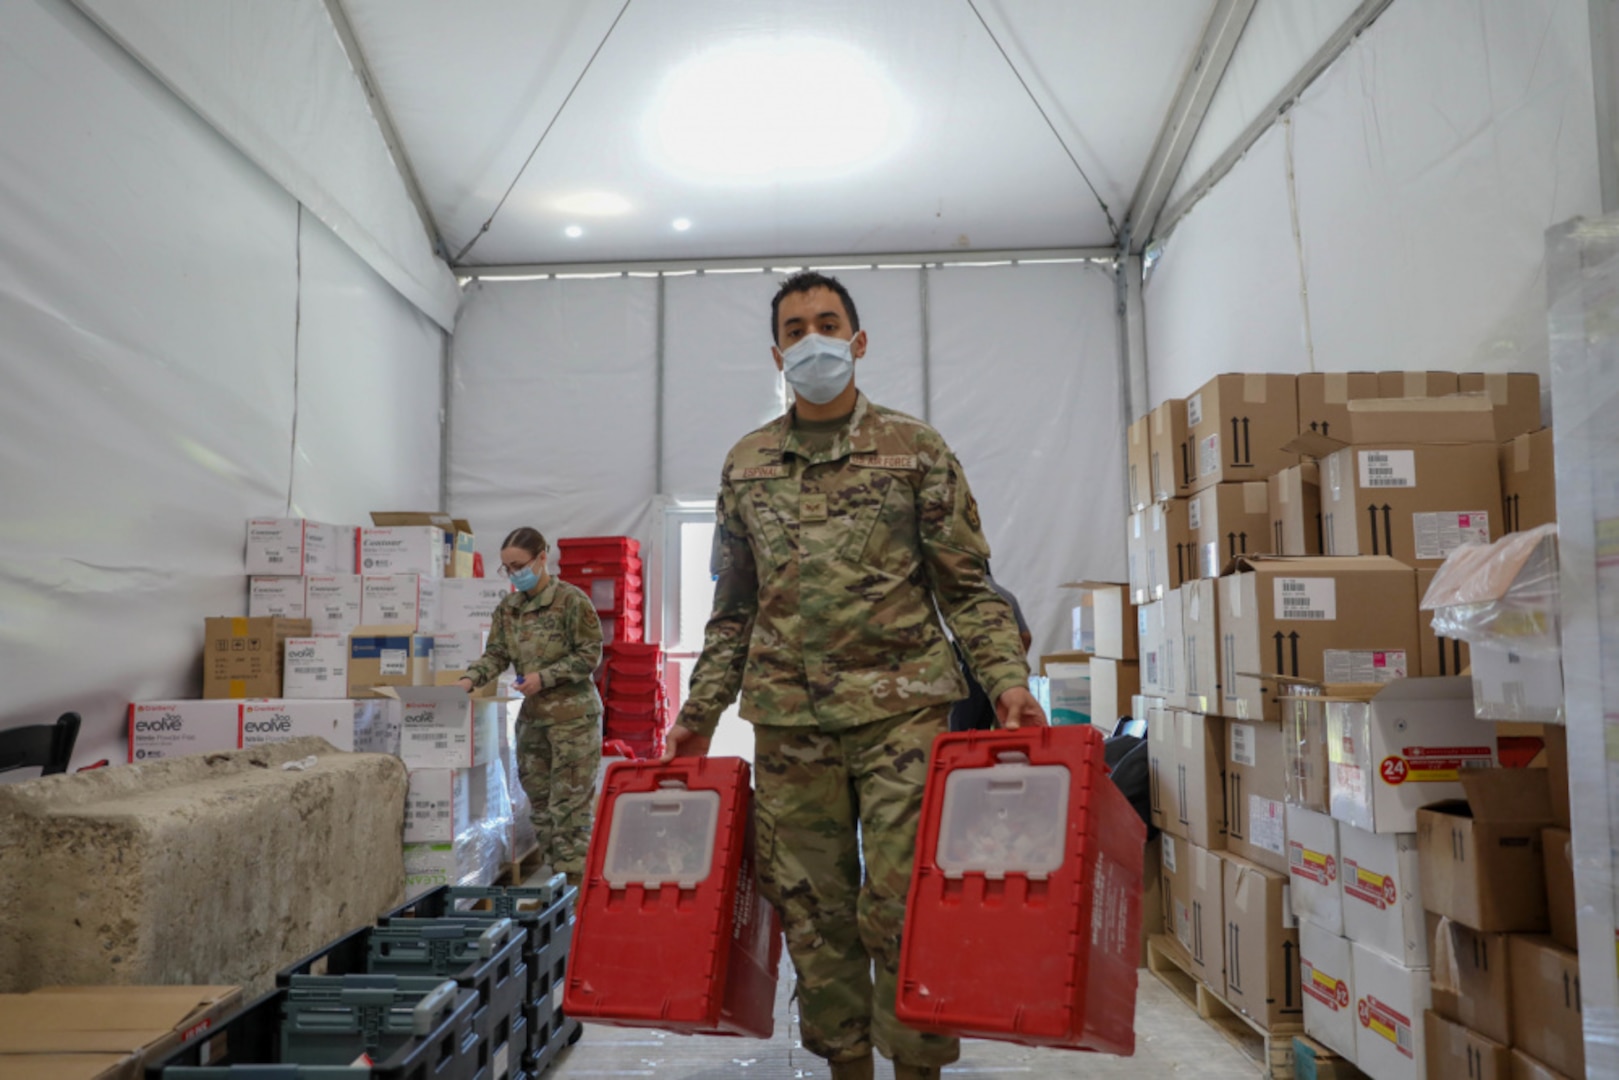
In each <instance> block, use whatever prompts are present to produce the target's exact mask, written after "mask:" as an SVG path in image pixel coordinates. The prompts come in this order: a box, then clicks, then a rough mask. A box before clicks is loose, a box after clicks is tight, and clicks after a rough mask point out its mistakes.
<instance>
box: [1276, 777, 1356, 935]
mask: <svg viewBox="0 0 1619 1080" xmlns="http://www.w3.org/2000/svg"><path fill="white" fill-rule="evenodd" d="M1286 813H1287V871H1288V877H1289V879H1290V880H1291V881H1292V883H1293V889H1292V892H1293V914H1294V915H1296V916H1298V918H1299V919H1300V920H1301V921H1308V922H1312V923H1314V924H1315V925H1317V926H1319V927H1321V928H1322V929H1323V930H1326V931H1328V932H1329V933H1332V934H1335V935H1340V936H1341V935H1342V934H1343V927H1344V897H1343V886H1342V885H1341V884H1340V883H1339V865H1340V864H1339V856H1338V823H1337V822H1336V821H1334V820H1333V819H1332V818H1330V817H1327V816H1326V815H1325V814H1317V813H1315V812H1314V811H1313V810H1306V809H1304V808H1303V807H1299V806H1289V807H1288V808H1287V811H1286Z"/></svg>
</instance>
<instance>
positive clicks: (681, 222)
mask: <svg viewBox="0 0 1619 1080" xmlns="http://www.w3.org/2000/svg"><path fill="white" fill-rule="evenodd" d="M673 224H674V227H675V232H685V231H686V230H687V229H689V228H691V218H683V217H677V218H675V220H674V222H673Z"/></svg>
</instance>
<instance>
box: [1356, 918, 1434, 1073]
mask: <svg viewBox="0 0 1619 1080" xmlns="http://www.w3.org/2000/svg"><path fill="white" fill-rule="evenodd" d="M1353 952H1354V957H1353V961H1354V967H1355V1016H1356V1020H1357V1021H1358V1023H1359V1029H1358V1030H1357V1031H1356V1032H1355V1054H1356V1064H1358V1065H1359V1066H1360V1067H1361V1068H1362V1069H1363V1070H1365V1071H1366V1072H1369V1073H1371V1074H1372V1075H1373V1076H1377V1077H1390V1078H1392V1080H1427V1076H1428V1050H1427V1041H1426V1037H1425V1031H1424V1026H1423V1021H1422V1014H1423V1013H1424V1012H1426V1011H1427V1009H1428V1004H1429V991H1428V972H1427V970H1426V969H1412V968H1407V967H1404V966H1402V965H1400V964H1397V963H1395V962H1394V961H1393V960H1390V959H1389V958H1388V957H1386V956H1383V955H1382V954H1381V953H1378V952H1377V951H1376V950H1374V949H1369V948H1367V947H1366V946H1364V945H1361V944H1359V943H1356V944H1355V945H1354V946H1353Z"/></svg>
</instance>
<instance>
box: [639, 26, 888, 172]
mask: <svg viewBox="0 0 1619 1080" xmlns="http://www.w3.org/2000/svg"><path fill="white" fill-rule="evenodd" d="M793 72H799V73H802V72H814V77H813V78H806V77H803V76H802V75H798V76H789V75H784V73H793ZM906 114H907V110H906V108H905V107H904V104H903V102H901V101H900V99H899V97H898V95H897V93H896V92H895V90H894V87H893V86H892V85H891V84H890V83H889V82H888V81H887V80H886V79H885V78H883V76H882V75H881V73H880V69H879V67H878V65H877V63H876V62H875V61H874V60H873V59H872V58H871V57H869V56H867V55H866V54H865V53H862V52H861V51H860V50H858V49H856V48H853V47H851V46H849V45H846V44H844V43H842V42H837V41H829V40H825V39H821V38H785V39H781V40H775V41H769V42H760V41H749V42H740V43H737V44H732V45H722V46H720V47H718V48H716V49H713V50H711V51H709V52H707V53H704V54H702V55H700V56H698V57H696V58H695V59H693V60H691V61H689V62H688V63H686V64H684V65H682V66H681V67H679V68H677V69H676V70H675V71H674V72H673V73H672V74H671V75H670V76H669V78H668V79H667V80H666V81H665V82H664V84H663V86H662V87H661V88H660V91H659V94H658V97H657V100H656V103H655V104H654V106H653V107H652V110H651V111H650V112H649V113H648V114H647V118H646V122H647V128H646V134H647V140H648V144H649V148H650V150H651V152H652V154H653V156H654V157H655V159H656V160H658V161H659V162H660V163H661V164H662V165H663V166H664V167H665V168H667V169H668V170H669V171H671V172H672V173H675V174H677V175H679V176H682V177H684V178H686V179H688V180H693V181H697V182H702V183H711V184H775V183H797V182H802V183H813V182H816V181H821V180H826V179H828V178H831V177H838V176H843V175H847V174H849V173H851V172H855V171H858V170H859V169H861V168H862V167H864V166H868V165H870V164H872V163H873V162H874V161H876V160H878V159H880V158H882V157H884V156H886V155H887V154H888V153H890V152H891V151H892V150H893V149H894V148H895V147H896V146H897V145H898V144H899V143H900V142H902V141H903V137H904V131H905V127H906V122H905V121H906ZM806 124H808V125H809V126H810V129H811V130H812V131H813V132H814V133H816V137H815V140H814V143H813V146H810V147H808V148H806V146H805V145H804V144H803V142H802V140H800V139H797V138H795V133H796V132H799V131H801V130H802V129H804V128H805V125H806ZM825 133H833V134H832V137H822V136H823V135H824V134H825Z"/></svg>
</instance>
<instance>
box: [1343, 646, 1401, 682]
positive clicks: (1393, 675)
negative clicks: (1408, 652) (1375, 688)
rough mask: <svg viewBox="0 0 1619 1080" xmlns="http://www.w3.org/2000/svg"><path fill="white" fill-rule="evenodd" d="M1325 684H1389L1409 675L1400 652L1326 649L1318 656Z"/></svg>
mask: <svg viewBox="0 0 1619 1080" xmlns="http://www.w3.org/2000/svg"><path fill="white" fill-rule="evenodd" d="M1321 659H1322V663H1323V664H1324V665H1325V667H1326V672H1325V674H1326V680H1327V682H1329V683H1378V684H1382V683H1391V682H1393V681H1394V680H1395V679H1403V678H1405V677H1406V676H1408V675H1409V674H1410V669H1409V667H1408V665H1407V664H1406V656H1405V650H1403V649H1389V650H1378V649H1328V650H1326V652H1324V653H1323V654H1322V657H1321Z"/></svg>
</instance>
